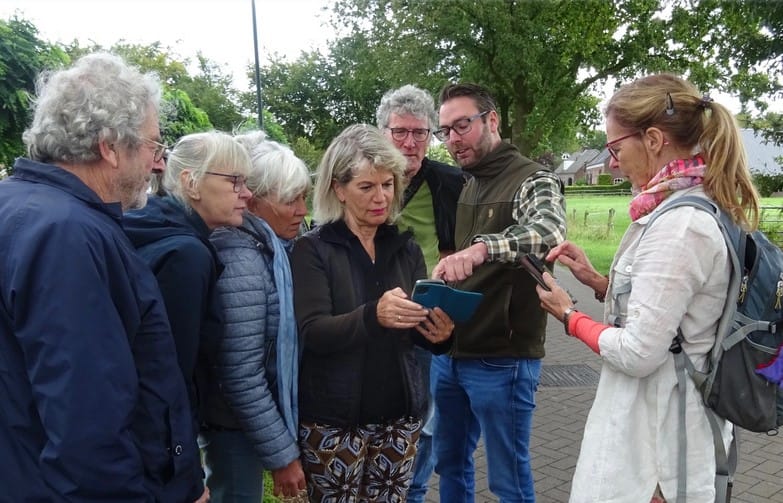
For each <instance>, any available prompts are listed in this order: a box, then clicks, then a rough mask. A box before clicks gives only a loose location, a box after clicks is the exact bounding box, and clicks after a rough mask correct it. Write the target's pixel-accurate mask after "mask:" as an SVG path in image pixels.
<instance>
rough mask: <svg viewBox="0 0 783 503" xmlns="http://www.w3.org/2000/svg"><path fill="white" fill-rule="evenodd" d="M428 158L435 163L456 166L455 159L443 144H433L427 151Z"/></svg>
mask: <svg viewBox="0 0 783 503" xmlns="http://www.w3.org/2000/svg"><path fill="white" fill-rule="evenodd" d="M427 157H428V158H430V159H432V160H433V161H439V162H443V163H446V164H451V165H454V159H453V158H452V157H451V154H449V151H448V150H446V145H444V144H442V143H438V144H431V145H430V146H429V148H428V149H427Z"/></svg>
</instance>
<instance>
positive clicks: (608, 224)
mask: <svg viewBox="0 0 783 503" xmlns="http://www.w3.org/2000/svg"><path fill="white" fill-rule="evenodd" d="M613 230H614V208H609V220H608V221H607V222H606V237H609V234H611V233H612V231H613Z"/></svg>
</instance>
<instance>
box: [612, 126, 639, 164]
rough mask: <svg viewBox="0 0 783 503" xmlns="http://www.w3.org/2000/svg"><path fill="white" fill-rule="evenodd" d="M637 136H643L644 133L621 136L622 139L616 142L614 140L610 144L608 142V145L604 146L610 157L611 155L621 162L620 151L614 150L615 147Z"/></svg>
mask: <svg viewBox="0 0 783 503" xmlns="http://www.w3.org/2000/svg"><path fill="white" fill-rule="evenodd" d="M637 134H642V132H641V131H637V132H635V133H631V134H627V135H625V136H621V137H619V138H617V139H616V140H612V141H610V142H607V144H606V145H604V146H605V147H606V150H608V151H609V155H611V156H612V158H613V159H614V160H615V161H617V162H620V159H618V158H617V152H618V150H615V149H614V145H617V144H618V143H619V142H621V141H623V140H625V139H626V138H631V137H632V136H636V135H637Z"/></svg>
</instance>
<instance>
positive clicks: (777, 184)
mask: <svg viewBox="0 0 783 503" xmlns="http://www.w3.org/2000/svg"><path fill="white" fill-rule="evenodd" d="M753 184H754V185H755V186H756V189H757V190H758V191H759V194H760V195H761V197H770V196H771V195H772V193H773V192H780V191H783V174H777V175H761V174H756V175H753Z"/></svg>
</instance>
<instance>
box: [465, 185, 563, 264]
mask: <svg viewBox="0 0 783 503" xmlns="http://www.w3.org/2000/svg"><path fill="white" fill-rule="evenodd" d="M512 218H513V219H514V221H515V222H516V223H515V224H514V225H511V226H509V227H507V228H506V229H504V230H503V231H502V232H500V233H497V234H478V235H476V236H475V237H474V238H473V242H474V243H475V242H482V243H484V244H486V245H487V251H488V254H489V255H488V261H490V262H516V261H518V260H519V259H520V258H521V256H522V255H525V254H527V253H534V254H536V255H538V256H539V257H543V256H544V255H545V254H546V253H547V252H548V251H549V250H551V249H552V248H554V247H555V246H557V245H558V244H560V243H562V242H563V241H564V240H565V237H566V212H565V198H564V197H563V194H562V193H561V191H560V180H559V179H558V178H557V176H555V175H554V174H552V173H550V172H548V171H539V172H537V173H535V174H534V175H533V176H531V177H530V178H528V179H527V180H525V181H524V182H523V183H522V185H521V186H520V188H519V190H518V191H517V193H516V195H515V196H514V210H513V214H512Z"/></svg>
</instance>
